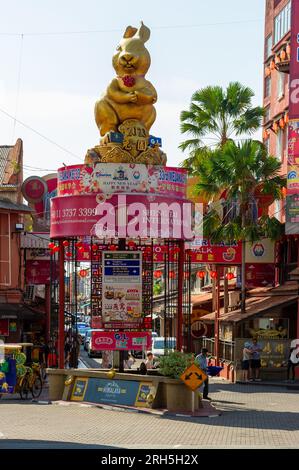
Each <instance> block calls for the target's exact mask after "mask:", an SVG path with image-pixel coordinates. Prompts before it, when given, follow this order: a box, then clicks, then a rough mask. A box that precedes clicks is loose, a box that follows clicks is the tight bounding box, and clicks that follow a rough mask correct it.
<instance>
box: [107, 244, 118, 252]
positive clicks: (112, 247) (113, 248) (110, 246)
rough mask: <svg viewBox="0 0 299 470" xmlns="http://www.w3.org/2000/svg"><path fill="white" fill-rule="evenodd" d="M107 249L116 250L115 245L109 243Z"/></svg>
mask: <svg viewBox="0 0 299 470" xmlns="http://www.w3.org/2000/svg"><path fill="white" fill-rule="evenodd" d="M108 250H110V251H116V250H117V246H116V245H109V247H108Z"/></svg>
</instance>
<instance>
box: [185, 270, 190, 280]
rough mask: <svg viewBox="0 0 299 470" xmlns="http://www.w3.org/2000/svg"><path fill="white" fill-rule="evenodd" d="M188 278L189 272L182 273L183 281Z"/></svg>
mask: <svg viewBox="0 0 299 470" xmlns="http://www.w3.org/2000/svg"><path fill="white" fill-rule="evenodd" d="M189 277H190V273H189V271H185V272H184V278H185V279H189Z"/></svg>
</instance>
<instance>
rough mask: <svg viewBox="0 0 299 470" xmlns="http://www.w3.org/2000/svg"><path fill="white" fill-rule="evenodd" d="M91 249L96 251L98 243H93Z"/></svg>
mask: <svg viewBox="0 0 299 470" xmlns="http://www.w3.org/2000/svg"><path fill="white" fill-rule="evenodd" d="M91 249H92V251H97V249H98V245H96V244H95V243H94V244H93V245H92V246H91Z"/></svg>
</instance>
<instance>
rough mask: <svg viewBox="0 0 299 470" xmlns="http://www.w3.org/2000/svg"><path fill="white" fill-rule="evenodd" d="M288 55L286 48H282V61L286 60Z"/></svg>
mask: <svg viewBox="0 0 299 470" xmlns="http://www.w3.org/2000/svg"><path fill="white" fill-rule="evenodd" d="M286 56H287V53H286V51H285V50H284V49H282V51H281V53H280V59H281V60H282V61H284V60H286Z"/></svg>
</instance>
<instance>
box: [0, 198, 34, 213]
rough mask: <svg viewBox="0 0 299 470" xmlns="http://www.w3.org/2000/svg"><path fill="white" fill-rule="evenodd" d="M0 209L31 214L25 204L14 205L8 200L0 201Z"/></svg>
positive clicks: (31, 210) (30, 210)
mask: <svg viewBox="0 0 299 470" xmlns="http://www.w3.org/2000/svg"><path fill="white" fill-rule="evenodd" d="M0 209H4V210H9V211H16V212H33V209H31V208H30V207H29V206H26V205H25V204H15V203H14V202H12V201H10V200H9V199H0Z"/></svg>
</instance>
